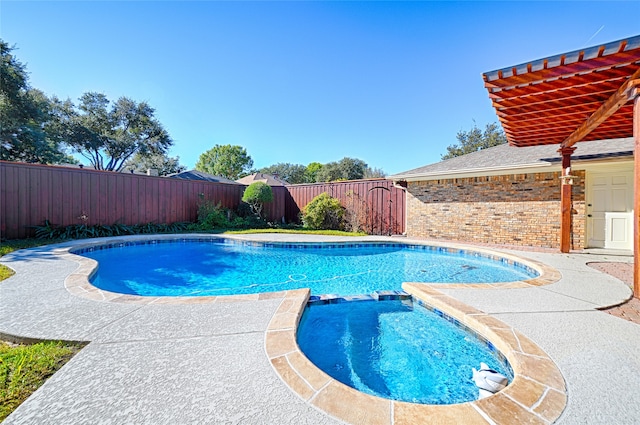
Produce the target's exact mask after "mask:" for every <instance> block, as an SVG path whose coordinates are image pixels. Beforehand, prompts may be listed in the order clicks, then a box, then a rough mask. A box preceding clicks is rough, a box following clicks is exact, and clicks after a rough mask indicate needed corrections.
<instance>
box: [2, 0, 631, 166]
mask: <svg viewBox="0 0 640 425" xmlns="http://www.w3.org/2000/svg"><path fill="white" fill-rule="evenodd" d="M0 25H1V26H0V36H1V37H2V39H4V40H5V41H7V42H8V43H10V44H15V45H16V46H17V47H18V50H17V51H16V52H15V53H16V55H17V57H18V58H19V59H20V60H21V61H22V62H23V63H26V64H27V67H28V71H29V72H30V82H31V85H32V86H33V87H35V88H38V89H41V90H43V91H44V92H45V93H47V94H48V95H54V94H55V95H57V96H58V97H61V98H67V97H69V98H71V99H72V100H74V101H76V100H77V99H78V97H79V96H80V95H81V94H82V93H84V92H86V91H98V92H102V93H105V94H106V95H107V96H108V97H109V98H110V99H111V100H116V99H117V98H118V97H120V96H127V97H130V98H133V99H135V100H136V101H142V100H145V101H147V102H149V103H150V105H151V106H152V107H153V108H155V110H156V116H157V118H158V119H159V120H160V121H161V122H162V123H163V125H164V126H165V128H166V129H167V130H168V131H169V134H170V135H171V137H172V138H173V140H174V142H175V143H174V146H173V148H172V149H171V152H170V154H171V155H172V156H176V155H179V156H180V160H181V162H182V163H183V164H185V165H186V166H188V167H189V168H192V167H193V166H194V165H195V162H196V161H197V159H198V156H199V155H200V154H201V153H202V152H204V151H206V150H208V149H210V148H211V147H213V146H214V145H216V144H233V145H241V146H243V147H245V148H246V149H247V151H248V153H249V155H251V157H252V158H253V160H254V167H256V168H260V167H264V166H268V165H272V164H274V163H278V162H290V163H297V164H303V165H307V164H308V163H310V162H312V161H318V162H321V163H326V162H330V161H337V160H339V159H341V158H342V157H345V156H349V157H354V158H360V159H362V160H364V161H365V162H367V164H369V165H370V166H372V167H378V168H382V169H383V170H384V171H386V172H387V173H389V174H393V173H398V172H401V171H405V170H409V169H412V168H416V167H419V166H422V165H426V164H429V163H433V162H437V161H439V160H440V156H441V155H442V154H443V153H445V152H446V147H447V146H448V145H450V144H453V143H456V137H455V136H456V133H457V132H458V131H460V130H465V131H466V130H469V129H470V128H471V127H472V126H473V122H474V120H475V122H476V123H477V124H478V125H479V126H480V127H484V125H485V124H486V123H490V122H495V121H497V118H496V116H495V112H494V110H493V108H492V107H491V103H490V101H489V98H488V96H487V92H486V90H485V89H484V87H483V81H482V77H481V74H482V73H483V72H486V71H492V70H495V69H498V68H503V67H507V66H511V65H516V64H519V63H522V62H526V61H529V60H534V59H538V58H541V57H545V56H550V55H554V54H558V53H563V52H566V51H570V50H576V49H579V48H583V47H588V46H591V45H596V44H600V43H605V42H609V41H614V40H618V39H621V38H624V37H628V36H632V35H637V34H640V1H627V2H613V1H609V2H531V3H530V2H213V1H199V2H185V1H180V2H178V1H176V2H171V1H162V2H153V1H142V2H129V1H112V2H93V1H84V2H82V1H73V2H59V1H47V2H32V1H19V2H14V1H6V0H3V1H2V2H1V3H0Z"/></svg>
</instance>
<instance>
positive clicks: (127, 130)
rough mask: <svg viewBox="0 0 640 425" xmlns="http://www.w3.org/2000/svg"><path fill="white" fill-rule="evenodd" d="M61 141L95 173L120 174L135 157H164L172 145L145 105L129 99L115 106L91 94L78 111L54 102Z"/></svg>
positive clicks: (68, 105)
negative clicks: (108, 172)
mask: <svg viewBox="0 0 640 425" xmlns="http://www.w3.org/2000/svg"><path fill="white" fill-rule="evenodd" d="M54 105H55V112H56V114H57V116H58V124H57V133H58V134H59V137H60V140H62V141H63V142H64V143H66V144H67V145H69V146H71V147H72V148H73V149H74V150H75V151H77V152H78V153H79V154H80V155H82V156H84V157H85V158H87V159H88V160H89V162H91V164H92V165H93V167H94V168H95V169H96V170H108V171H120V170H121V169H122V168H123V167H124V164H125V162H126V161H127V160H128V159H129V158H131V157H132V156H133V155H135V154H136V153H140V154H141V155H143V156H146V155H156V154H165V153H166V151H167V150H168V149H169V147H170V146H171V145H172V144H173V141H172V140H171V138H170V137H169V134H168V133H167V131H166V130H165V129H164V128H163V127H162V124H160V122H159V121H158V120H156V119H155V118H154V113H155V110H154V109H153V108H152V107H151V106H149V104H147V103H146V102H140V103H137V102H135V101H134V100H131V99H129V98H126V97H121V98H119V99H118V100H117V101H116V102H115V103H114V104H111V102H110V101H109V99H107V97H106V96H105V95H104V94H102V93H95V92H88V93H85V94H83V95H82V96H81V97H80V103H79V105H78V106H77V107H76V106H75V105H74V104H73V103H72V102H71V101H70V100H66V101H60V100H58V99H54Z"/></svg>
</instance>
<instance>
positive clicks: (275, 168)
mask: <svg viewBox="0 0 640 425" xmlns="http://www.w3.org/2000/svg"><path fill="white" fill-rule="evenodd" d="M306 171H307V167H305V166H304V165H300V164H289V163H278V164H275V165H271V166H269V167H264V168H261V169H260V170H259V172H260V173H265V174H273V175H277V176H278V177H279V178H281V179H282V180H284V181H286V182H287V183H289V184H299V183H307V180H306V176H305V173H306Z"/></svg>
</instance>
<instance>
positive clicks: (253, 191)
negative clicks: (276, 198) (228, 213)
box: [242, 182, 273, 217]
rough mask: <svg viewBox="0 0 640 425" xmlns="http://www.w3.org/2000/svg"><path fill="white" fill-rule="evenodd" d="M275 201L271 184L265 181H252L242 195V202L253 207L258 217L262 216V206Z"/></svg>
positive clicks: (252, 209)
mask: <svg viewBox="0 0 640 425" xmlns="http://www.w3.org/2000/svg"><path fill="white" fill-rule="evenodd" d="M271 201H273V191H272V190H271V186H269V185H268V184H266V183H264V182H255V183H251V184H250V185H249V186H248V187H247V188H246V189H245V190H244V194H243V195H242V202H246V203H247V204H249V206H250V207H251V211H253V213H254V214H255V215H257V216H258V217H262V208H263V207H264V204H265V203H266V202H271Z"/></svg>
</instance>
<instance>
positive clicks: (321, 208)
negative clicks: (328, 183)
mask: <svg viewBox="0 0 640 425" xmlns="http://www.w3.org/2000/svg"><path fill="white" fill-rule="evenodd" d="M343 217H344V207H343V206H342V205H341V204H340V201H339V200H338V199H336V198H332V197H331V196H329V194H328V193H326V192H324V193H321V194H320V195H318V196H316V197H315V198H313V199H312V200H311V202H309V203H308V204H307V206H306V207H304V210H303V211H302V223H303V224H304V227H306V228H308V229H321V230H341V229H342V227H343V223H342V218H343Z"/></svg>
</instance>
